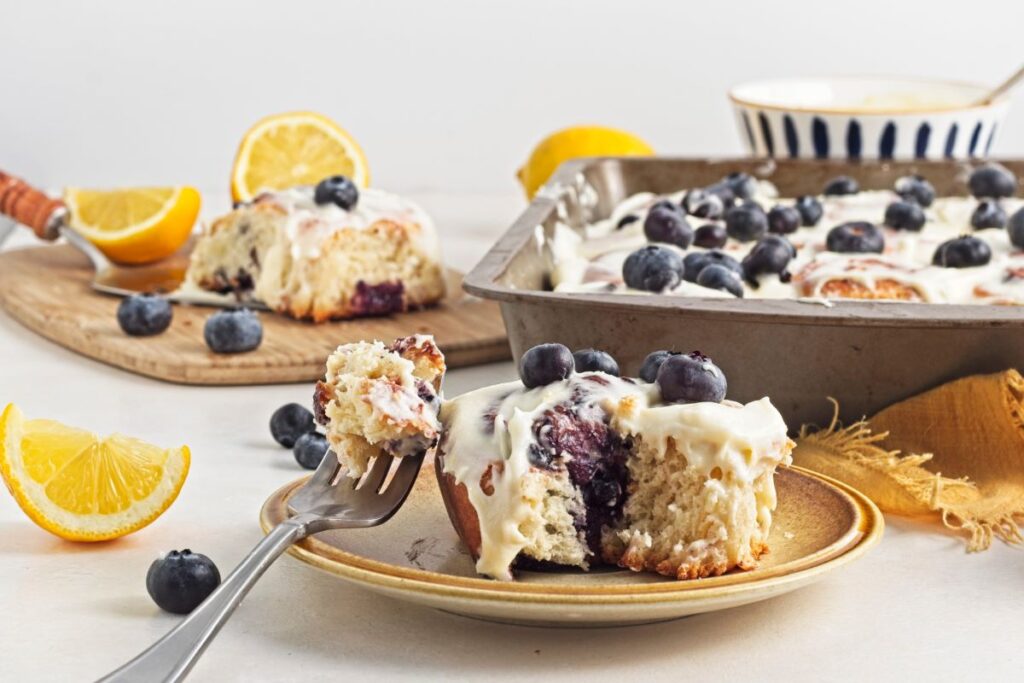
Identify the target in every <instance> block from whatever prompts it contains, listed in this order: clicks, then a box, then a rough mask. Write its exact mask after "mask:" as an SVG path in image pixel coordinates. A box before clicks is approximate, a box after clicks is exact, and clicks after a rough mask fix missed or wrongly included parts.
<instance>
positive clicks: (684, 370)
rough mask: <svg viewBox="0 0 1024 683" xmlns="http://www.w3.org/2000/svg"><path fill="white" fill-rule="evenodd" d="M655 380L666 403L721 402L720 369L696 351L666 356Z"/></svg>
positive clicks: (724, 386) (723, 386) (724, 385)
mask: <svg viewBox="0 0 1024 683" xmlns="http://www.w3.org/2000/svg"><path fill="white" fill-rule="evenodd" d="M657 381H658V388H659V389H660V390H661V398H662V400H663V401H665V402H666V403H697V402H701V401H711V402H713V403H721V401H722V399H724V398H725V392H726V389H727V388H728V383H727V382H726V380H725V374H724V373H723V372H722V370H721V369H720V368H719V367H718V366H717V365H715V364H714V363H713V362H712V361H711V359H710V358H708V357H707V356H705V355H704V354H702V353H701V352H700V351H693V352H692V353H687V354H679V355H675V356H672V357H670V358H667V359H666V360H665V362H664V363H662V365H661V367H660V368H659V369H658V378H657Z"/></svg>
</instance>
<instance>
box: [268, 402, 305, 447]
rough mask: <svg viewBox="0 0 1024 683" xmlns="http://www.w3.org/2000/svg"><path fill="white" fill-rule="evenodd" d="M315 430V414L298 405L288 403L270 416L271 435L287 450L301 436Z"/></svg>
mask: <svg viewBox="0 0 1024 683" xmlns="http://www.w3.org/2000/svg"><path fill="white" fill-rule="evenodd" d="M315 430H316V422H315V421H314V420H313V413H311V412H310V411H309V410H308V409H306V407H305V406H301V405H299V404H298V403H286V404H285V405H283V406H281V407H280V408H278V409H277V410H275V411H274V414H273V415H271V416H270V435H271V436H273V437H274V441H276V442H278V443H279V444H281V445H282V446H284V447H285V448H291V447H292V446H294V445H295V441H296V440H298V438H299V437H300V436H302V435H303V434H308V433H309V432H312V431H315Z"/></svg>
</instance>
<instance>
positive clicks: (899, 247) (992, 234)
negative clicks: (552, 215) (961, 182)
mask: <svg viewBox="0 0 1024 683" xmlns="http://www.w3.org/2000/svg"><path fill="white" fill-rule="evenodd" d="M684 194H685V190H682V191H679V192H676V193H673V194H669V195H664V196H657V195H653V194H651V193H648V192H642V193H638V194H635V195H632V196H630V197H627V198H626V199H624V200H623V201H622V202H620V203H619V204H618V205H617V206H616V207H615V209H614V210H613V211H612V213H611V215H610V216H609V217H608V218H606V219H604V220H600V221H596V222H594V223H590V224H588V225H586V226H584V228H583V229H582V231H580V232H577V231H575V230H573V229H571V228H570V227H568V226H567V225H566V224H564V223H558V224H556V225H555V228H554V233H553V235H552V236H551V238H550V239H549V240H548V243H547V246H548V248H549V250H550V254H551V257H552V263H553V268H552V282H553V283H554V285H555V290H556V291H560V292H592V293H593V292H616V293H622V294H626V293H629V294H650V292H642V291H639V290H632V289H630V288H628V287H627V286H626V285H625V283H624V282H623V280H622V264H623V262H624V261H625V260H626V257H627V256H629V254H631V253H632V252H633V251H635V250H636V249H639V248H640V247H643V246H645V245H646V244H648V241H647V238H646V237H645V236H644V232H643V218H644V216H645V215H646V212H647V209H648V207H650V206H651V205H652V204H654V202H656V201H658V200H661V199H668V200H670V201H673V202H675V203H677V204H678V203H679V202H680V200H681V199H682V197H683V195H684ZM775 194H776V193H775V191H774V187H772V186H771V185H770V184H768V183H764V182H761V183H759V185H758V192H757V195H756V196H755V201H758V203H760V204H761V206H762V207H764V209H765V210H766V211H767V210H768V209H770V208H771V207H772V206H774V205H775V204H785V205H792V203H793V201H792V200H790V199H778V198H776V197H775ZM898 198H899V197H898V196H897V195H896V194H895V193H894V192H889V191H866V192H860V193H858V194H855V195H847V196H838V197H836V196H829V197H819V200H820V201H821V202H822V204H823V207H824V215H823V216H822V218H821V220H820V221H819V223H818V225H817V226H815V227H810V228H804V227H802V228H800V229H799V230H797V231H796V232H795V233H792V234H790V235H786V237H787V238H788V239H789V240H790V241H791V242H792V243H793V245H794V246H796V247H797V257H796V258H795V259H794V260H793V261H792V262H791V263H790V266H789V272H790V273H791V274H792V275H793V279H792V281H791V282H788V283H784V282H781V281H780V280H779V277H778V276H777V275H767V276H762V277H761V278H759V284H760V287H759V288H757V289H755V288H752V287H750V286H749V285H746V284H745V285H744V290H745V291H744V296H746V297H750V298H796V299H800V298H804V297H810V298H811V299H820V298H822V297H821V291H822V287H823V286H824V285H825V284H827V283H828V282H830V281H832V280H836V279H849V280H852V281H854V282H858V283H860V284H862V285H864V286H866V287H868V288H872V289H873V288H874V287H875V285H876V283H877V281H878V280H882V279H885V280H894V281H896V282H899V283H901V284H903V285H906V286H908V287H911V288H913V289H914V290H916V291H917V292H918V293H919V295H920V297H921V299H922V300H923V301H926V302H932V303H1024V251H1021V250H1019V249H1016V248H1015V247H1013V245H1011V244H1010V240H1009V236H1008V234H1007V231H1006V230H1004V229H1001V228H990V229H986V230H980V231H975V230H974V229H973V228H972V227H971V224H970V217H971V213H972V212H973V211H974V208H975V206H976V205H977V200H975V199H973V198H969V197H942V198H938V199H936V200H935V202H934V203H933V204H932V206H931V207H929V208H928V209H925V216H926V218H927V222H926V223H925V226H924V228H923V229H922V230H921V231H920V232H913V231H905V230H893V229H890V228H886V227H884V226H882V225H881V224H882V221H883V218H884V215H885V209H886V207H887V206H888V205H889V204H890V203H891V202H892V201H894V200H896V199H898ZM1002 206H1003V208H1004V210H1005V211H1006V213H1007V215H1012V214H1013V213H1014V212H1015V211H1017V210H1019V209H1020V208H1021V207H1022V206H1024V201H1021V200H1019V199H1005V200H1002ZM629 214H633V215H638V216H639V217H640V218H639V220H637V221H634V222H633V223H630V224H628V225H626V226H625V227H623V228H622V229H617V225H618V222H619V220H620V219H621V218H623V217H624V216H626V215H629ZM687 220H688V222H689V223H690V225H691V226H693V227H694V228H697V227H698V226H701V225H704V224H707V223H716V222H717V223H721V221H708V220H705V219H701V218H697V217H695V216H688V217H687ZM850 221H868V222H871V223H874V224H875V225H878V226H879V227H880V228H881V229H882V231H883V233H884V235H885V251H884V253H882V254H837V253H833V252H829V251H827V250H826V249H825V238H826V236H827V234H828V232H829V230H831V229H832V228H833V227H835V226H837V225H839V224H841V223H846V222H850ZM963 234H974V235H975V236H977V237H979V238H981V239H983V240H985V241H986V242H987V243H988V244H989V246H990V247H991V249H992V259H991V261H990V262H989V263H988V264H987V265H985V266H979V267H974V268H960V269H957V268H942V267H938V266H933V265H931V262H932V256H933V254H934V253H935V249H936V248H937V247H938V246H939V245H940V244H941V243H943V242H945V241H946V240H948V239H952V238H954V237H957V236H959V235H963ZM754 244H755V243H754V242H746V243H744V242H738V241H736V240H733V239H729V240H728V242H727V243H726V245H725V246H724V247H723V248H722V251H725V252H726V253H728V254H729V255H731V256H733V257H734V258H736V259H737V260H742V259H743V257H744V256H746V254H747V253H748V252H749V251H750V249H751V248H752V247H753V246H754ZM659 246H663V247H666V248H668V249H672V250H674V251H677V252H678V253H679V254H680V255H685V254H686V253H688V252H689V251H702V250H703V249H701V248H700V247H694V246H691V247H690V249H689V250H686V251H684V250H681V249H678V248H677V247H675V246H672V245H667V244H661V245H659ZM662 294H667V295H672V296H694V297H729V296H732V295H731V294H728V293H726V292H722V291H719V290H714V289H708V288H706V287H700V286H698V285H696V284H693V283H690V282H685V281H684V282H681V283H680V284H679V285H678V286H677V287H675V288H673V289H671V290H668V291H665V292H662Z"/></svg>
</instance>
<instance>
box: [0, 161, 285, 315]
mask: <svg viewBox="0 0 1024 683" xmlns="http://www.w3.org/2000/svg"><path fill="white" fill-rule="evenodd" d="M0 214H2V215H0V220H2V219H3V216H8V217H10V218H12V219H14V220H15V221H16V222H18V223H21V224H22V225H24V226H25V227H27V228H29V229H30V230H32V232H34V233H35V234H36V235H37V236H38V237H39V238H40V239H44V240H47V241H50V242H52V241H54V240H56V239H57V238H59V237H63V238H64V239H65V241H67V243H68V244H70V245H72V246H73V247H75V248H76V249H78V250H79V251H81V252H82V253H83V254H85V256H86V257H87V258H88V259H89V261H90V263H92V266H93V269H94V271H95V274H94V275H93V279H92V288H93V289H95V290H96V291H97V292H102V293H103V294H113V295H115V296H130V295H132V294H140V293H158V294H164V295H165V296H167V298H168V299H170V300H172V301H177V302H181V303H190V304H199V305H203V306H224V307H228V306H237V305H238V300H237V299H236V298H234V297H230V296H223V295H219V294H214V293H212V292H204V291H201V290H194V291H193V290H182V289H181V284H182V282H184V279H185V271H186V269H187V268H188V253H189V251H190V245H186V246H185V247H184V248H183V249H180V250H178V252H177V253H175V254H173V255H172V256H169V257H168V258H166V259H164V260H162V261H158V262H157V263H151V264H147V265H142V266H122V265H118V264H115V263H112V262H111V261H110V259H108V258H107V257H106V256H104V255H103V253H102V252H101V251H100V250H99V249H97V248H96V247H95V246H94V245H93V244H92V243H91V242H89V241H88V240H87V239H85V238H84V237H82V236H81V235H80V234H79V233H77V232H75V229H74V228H73V227H71V214H70V212H69V211H68V208H67V206H66V205H65V204H64V202H63V201H61V200H60V199H54V198H52V197H49V196H47V195H46V194H45V193H44V192H42V191H41V190H39V189H37V188H35V187H33V186H31V185H29V184H28V183H27V182H25V181H24V180H22V179H21V178H18V177H15V176H12V175H9V174H7V173H4V172H3V171H0ZM245 305H246V306H249V307H250V308H265V306H264V305H263V304H261V303H259V302H255V301H246V302H245Z"/></svg>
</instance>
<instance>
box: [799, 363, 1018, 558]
mask: <svg viewBox="0 0 1024 683" xmlns="http://www.w3.org/2000/svg"><path fill="white" fill-rule="evenodd" d="M836 413H837V415H838V404H837V406H836ZM793 462H794V464H796V465H800V466H801V467H806V468H808V469H811V470H815V471H818V472H821V473H822V474H825V475H827V476H830V477H833V478H835V479H839V480H840V481H843V482H846V483H848V484H850V485H851V486H853V487H854V488H856V489H858V490H860V491H862V492H863V493H865V494H866V495H867V496H868V497H870V498H871V499H872V500H873V501H875V503H876V504H877V505H878V507H879V508H881V509H882V510H883V511H884V512H891V513H895V514H900V515H925V514H931V515H939V516H941V519H942V522H943V524H945V525H946V526H947V527H949V528H951V529H959V530H962V532H964V533H965V534H966V535H967V536H968V540H967V548H968V550H971V551H977V550H984V549H986V548H988V547H989V545H991V543H992V537H993V536H995V537H997V538H1000V539H1002V540H1003V541H1006V542H1007V543H1014V544H1017V543H1022V542H1024V537H1022V535H1021V523H1022V522H1024V377H1021V375H1020V373H1018V372H1017V371H1016V370H1007V371H1005V372H1000V373H996V374H993V375H976V376H973V377H966V378H964V379H959V380H956V381H953V382H949V383H948V384H944V385H942V386H940V387H938V388H935V389H932V390H930V391H926V392H925V393H923V394H919V395H918V396H914V397H913V398H909V399H906V400H905V401H900V402H899V403H896V404H895V405H892V406H890V407H888V408H886V409H885V410H883V411H882V412H880V413H878V414H877V415H875V416H873V417H871V418H869V419H867V420H862V421H860V422H857V423H856V424H853V425H850V426H848V427H843V426H841V425H840V424H839V423H838V421H837V420H836V419H835V418H833V420H832V424H831V425H829V426H828V428H826V429H823V430H821V431H818V432H813V433H812V432H811V431H810V430H808V429H807V428H806V427H805V428H804V429H803V430H801V433H800V438H799V439H798V440H797V447H796V449H795V450H794V452H793Z"/></svg>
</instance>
